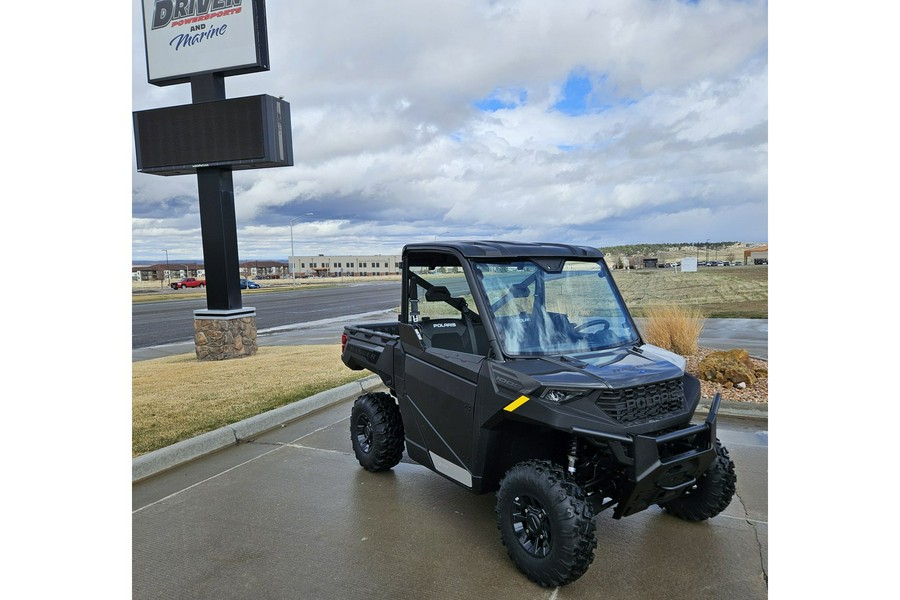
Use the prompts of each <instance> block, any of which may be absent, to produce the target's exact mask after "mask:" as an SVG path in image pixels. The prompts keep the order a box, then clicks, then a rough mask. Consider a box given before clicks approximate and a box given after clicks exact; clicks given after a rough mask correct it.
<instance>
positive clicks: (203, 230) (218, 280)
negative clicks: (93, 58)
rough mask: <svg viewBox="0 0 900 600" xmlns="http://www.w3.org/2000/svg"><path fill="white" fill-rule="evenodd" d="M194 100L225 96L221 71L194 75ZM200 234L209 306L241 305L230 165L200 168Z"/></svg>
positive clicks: (230, 306)
mask: <svg viewBox="0 0 900 600" xmlns="http://www.w3.org/2000/svg"><path fill="white" fill-rule="evenodd" d="M191 99H192V101H193V102H194V103H195V104H196V103H198V102H209V101H213V100H224V99H225V77H224V76H223V75H221V74H219V73H213V74H208V75H197V76H194V77H191ZM197 191H198V195H199V200H200V235H201V237H202V239H203V266H204V268H205V269H206V306H207V308H209V309H210V310H238V309H240V308H242V303H241V284H240V278H239V275H240V261H239V260H238V243H237V220H236V218H235V210H234V180H233V177H232V174H231V169H230V168H228V167H198V168H197Z"/></svg>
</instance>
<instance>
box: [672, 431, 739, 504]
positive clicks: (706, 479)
mask: <svg viewBox="0 0 900 600" xmlns="http://www.w3.org/2000/svg"><path fill="white" fill-rule="evenodd" d="M736 488H737V475H735V473H734V462H732V460H731V458H730V457H729V456H728V450H726V449H725V446H723V445H722V444H720V443H719V440H716V458H715V460H713V462H712V464H710V465H709V467H708V468H707V469H706V472H705V473H703V475H701V476H700V479H698V480H697V483H696V484H694V485H693V486H692V487H690V488H688V489H687V490H686V491H685V492H684V494H682V495H681V496H679V497H678V498H675V499H674V500H670V501H669V502H664V503H662V504H660V506H661V507H662V508H663V510H665V511H666V512H668V513H670V514H672V515H674V516H676V517H678V518H679V519H684V520H685V521H705V520H706V519H711V518H713V517H715V516H716V515H718V514H719V513H721V512H722V511H723V510H725V509H726V508H728V505H729V504H731V499H732V497H734V492H735V490H736Z"/></svg>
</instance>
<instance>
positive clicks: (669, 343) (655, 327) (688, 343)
mask: <svg viewBox="0 0 900 600" xmlns="http://www.w3.org/2000/svg"><path fill="white" fill-rule="evenodd" d="M646 317H647V323H646V325H645V326H644V330H643V333H644V339H645V340H646V341H647V342H649V343H651V344H653V345H654V346H659V347H660V348H665V349H666V350H670V351H672V352H674V353H675V354H681V355H682V356H687V355H692V354H696V353H697V342H698V340H699V339H700V333H701V332H702V331H703V322H704V321H705V320H706V319H705V317H704V316H703V315H702V314H701V313H700V309H699V308H695V307H684V306H674V305H662V306H650V307H648V308H647V310H646Z"/></svg>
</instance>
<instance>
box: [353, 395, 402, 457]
mask: <svg viewBox="0 0 900 600" xmlns="http://www.w3.org/2000/svg"><path fill="white" fill-rule="evenodd" d="M404 439H405V434H404V431H403V420H402V419H401V418H400V408H399V407H398V406H397V404H396V402H394V398H393V397H392V396H390V395H389V394H385V393H383V392H379V393H375V394H364V395H362V396H360V397H359V398H357V399H356V401H355V402H354V403H353V409H352V410H351V411H350V440H351V442H352V444H353V453H354V454H356V460H358V461H359V464H360V465H361V466H362V467H363V468H364V469H366V470H367V471H372V472H379V471H387V470H389V469H392V468H393V467H394V466H396V465H397V463H399V462H400V459H401V458H403V442H404Z"/></svg>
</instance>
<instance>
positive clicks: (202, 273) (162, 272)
mask: <svg viewBox="0 0 900 600" xmlns="http://www.w3.org/2000/svg"><path fill="white" fill-rule="evenodd" d="M287 272H288V264H287V263H286V262H283V261H276V260H245V261H241V263H240V276H241V277H245V278H248V279H256V278H259V279H283V278H285V277H287ZM183 277H201V278H203V277H206V270H205V269H204V267H203V263H176V262H170V263H168V264H166V263H156V264H153V265H141V266H134V267H131V278H132V279H133V280H135V281H161V280H167V281H168V280H178V279H181V278H183Z"/></svg>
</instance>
